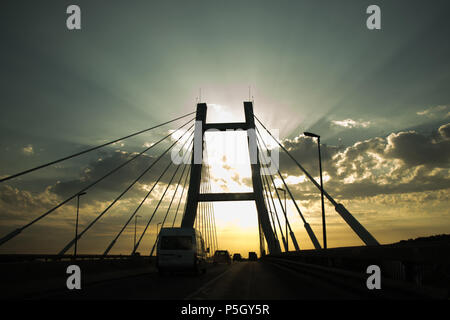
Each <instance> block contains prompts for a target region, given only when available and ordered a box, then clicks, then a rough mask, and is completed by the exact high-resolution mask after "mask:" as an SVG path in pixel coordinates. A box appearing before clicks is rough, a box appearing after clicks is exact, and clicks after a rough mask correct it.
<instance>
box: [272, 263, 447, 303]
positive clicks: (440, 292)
mask: <svg viewBox="0 0 450 320" xmlns="http://www.w3.org/2000/svg"><path fill="white" fill-rule="evenodd" d="M263 260H264V261H266V262H269V263H274V264H278V265H281V266H284V267H286V268H288V269H291V270H293V271H295V272H298V273H301V274H302V275H307V276H311V277H313V278H314V279H319V280H322V281H325V282H326V283H328V284H331V285H333V286H336V287H338V288H341V289H343V290H348V291H350V292H352V293H354V294H357V295H358V296H359V297H361V298H363V299H364V298H367V299H373V298H375V299H448V292H447V290H444V289H438V288H430V287H418V286H416V285H414V284H411V283H408V282H404V281H398V280H394V279H389V278H386V277H383V276H382V277H381V283H382V284H381V289H380V290H377V289H374V290H369V289H368V288H367V286H366V281H367V278H368V277H369V275H368V274H366V273H364V271H365V270H364V271H363V272H354V271H347V270H342V269H337V268H333V267H325V266H321V265H314V264H310V263H304V262H299V261H295V260H290V259H283V258H279V257H270V256H266V257H265V258H264V259H263Z"/></svg>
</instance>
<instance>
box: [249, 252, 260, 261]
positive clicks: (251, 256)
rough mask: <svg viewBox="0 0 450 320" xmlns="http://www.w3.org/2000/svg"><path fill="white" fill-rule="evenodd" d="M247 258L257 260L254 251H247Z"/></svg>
mask: <svg viewBox="0 0 450 320" xmlns="http://www.w3.org/2000/svg"><path fill="white" fill-rule="evenodd" d="M248 260H249V261H256V260H258V256H257V255H256V252H249V253H248Z"/></svg>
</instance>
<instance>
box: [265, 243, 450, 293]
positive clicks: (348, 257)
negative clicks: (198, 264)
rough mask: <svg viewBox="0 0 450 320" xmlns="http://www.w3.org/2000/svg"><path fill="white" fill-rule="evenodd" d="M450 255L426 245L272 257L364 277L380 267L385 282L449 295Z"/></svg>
mask: <svg viewBox="0 0 450 320" xmlns="http://www.w3.org/2000/svg"><path fill="white" fill-rule="evenodd" d="M448 252H450V243H446V244H442V243H426V244H420V245H418V244H414V245H380V246H361V247H344V248H332V249H327V250H302V251H300V252H286V253H282V254H281V255H278V256H273V257H274V258H283V259H286V260H291V261H298V262H301V263H308V264H312V265H320V266H324V267H331V268H336V269H341V270H347V271H352V272H358V273H364V274H365V273H366V270H367V267H368V266H370V265H377V266H379V267H380V269H381V273H382V275H383V276H384V277H386V278H390V279H393V280H398V281H404V282H408V283H412V284H414V285H417V286H431V287H436V288H443V289H446V290H448V291H449V290H450V256H449V255H448ZM268 257H269V258H270V257H271V256H270V255H269V256H268Z"/></svg>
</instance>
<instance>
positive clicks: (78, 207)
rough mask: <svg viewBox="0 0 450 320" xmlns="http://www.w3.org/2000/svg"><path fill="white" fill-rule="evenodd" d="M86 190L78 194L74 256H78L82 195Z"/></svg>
mask: <svg viewBox="0 0 450 320" xmlns="http://www.w3.org/2000/svg"><path fill="white" fill-rule="evenodd" d="M85 194H86V192H81V193H79V194H77V220H76V223H75V247H74V250H73V257H74V258H76V257H77V244H78V214H79V211H80V197H81V196H82V195H85Z"/></svg>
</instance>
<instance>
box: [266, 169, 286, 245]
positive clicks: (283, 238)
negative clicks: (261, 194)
mask: <svg viewBox="0 0 450 320" xmlns="http://www.w3.org/2000/svg"><path fill="white" fill-rule="evenodd" d="M263 180H264V181H265V183H266V186H267V189H268V190H269V195H270V199H271V200H272V205H273V209H274V211H275V212H274V213H275V217H276V218H277V222H278V227H279V229H280V233H281V239H282V241H283V245H284V248H285V250H286V248H287V247H286V238H285V237H284V233H283V228H282V227H281V223H280V218H279V217H278V210H277V207H276V205H275V201H274V200H273V196H272V189H271V188H270V184H269V181H268V179H267V177H266V176H265V175H264V179H263ZM286 251H287V250H286Z"/></svg>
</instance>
